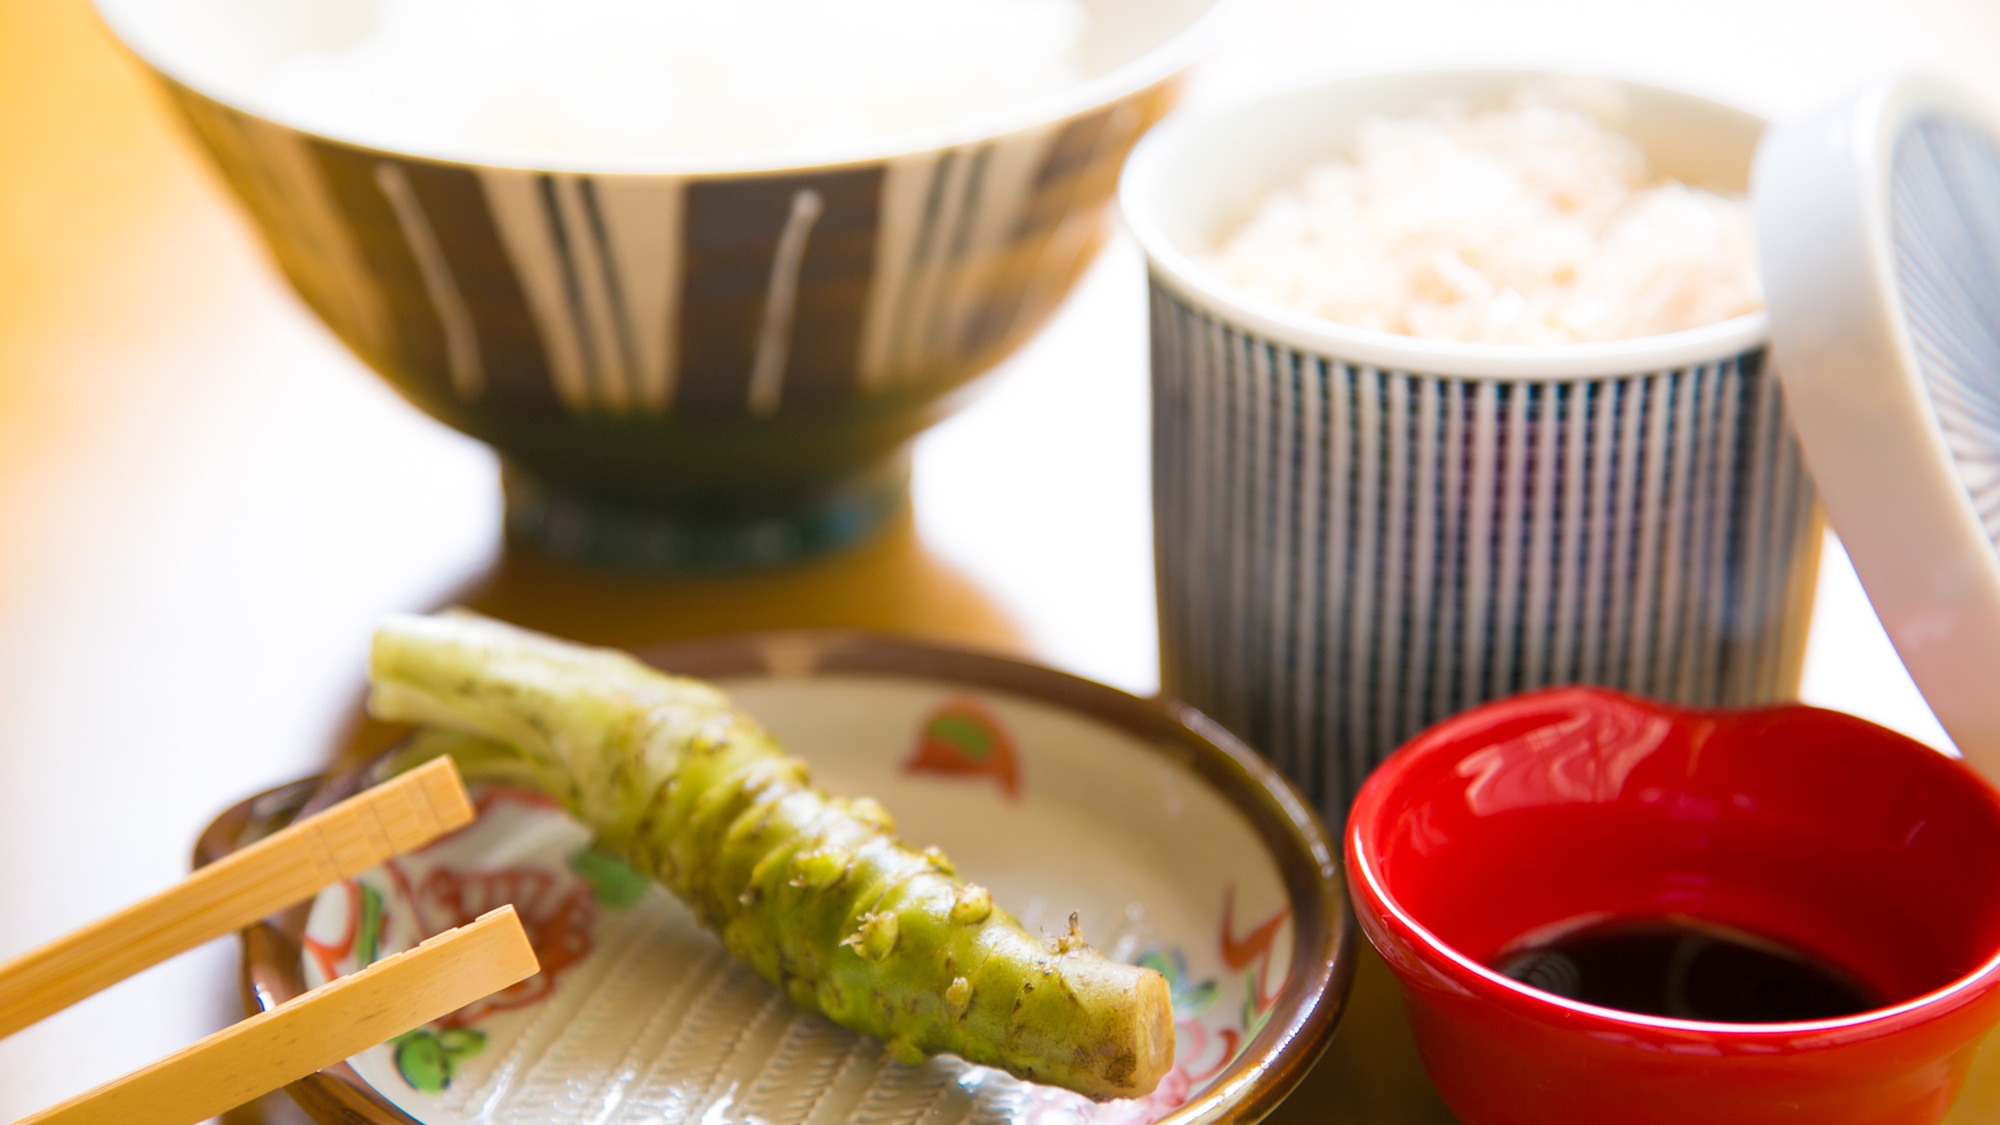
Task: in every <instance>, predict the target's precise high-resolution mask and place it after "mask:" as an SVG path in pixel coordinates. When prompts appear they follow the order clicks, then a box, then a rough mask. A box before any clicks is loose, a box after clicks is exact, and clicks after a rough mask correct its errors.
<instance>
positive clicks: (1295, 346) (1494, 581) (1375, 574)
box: [1122, 71, 1819, 823]
mask: <svg viewBox="0 0 2000 1125" xmlns="http://www.w3.org/2000/svg"><path fill="white" fill-rule="evenodd" d="M1541 77H1547V76H1545V75H1531V74H1525V73H1519V72H1512V71H1450V72H1438V73H1417V74H1396V75H1383V76H1377V77H1368V78H1357V79H1348V80H1342V81H1336V82H1330V83H1326V84H1323V85H1317V86H1312V87H1309V88H1304V89H1296V90H1291V91H1289V92H1286V93H1282V94H1278V95H1276V96H1272V97H1268V98H1265V99H1263V100H1262V101H1258V102H1255V103H1252V104H1249V105H1244V106H1240V107H1237V108H1235V109H1231V110H1227V111H1224V112H1220V113H1217V114H1214V115H1211V116H1209V117H1207V118H1204V119H1197V120H1190V121H1184V122H1178V123H1174V124H1169V125H1167V126H1165V127H1163V128H1161V129H1160V130H1158V131H1156V132H1155V133H1154V134H1153V135H1152V136H1150V137H1148V138H1147V140H1146V142H1145V143H1144V144H1143V145H1142V146H1140V148H1139V150H1138V152H1137V153H1135V155H1134V157H1133V159H1132V162H1131V164H1130V166H1129V168H1128V170H1127V172H1126V174H1125V180H1124V185H1123V188H1122V202H1123V205H1124V208H1125V214H1126V217H1127V219H1128V220H1129V222H1130V223H1131V226H1132V228H1133V230H1134V231H1135V232H1136V233H1137V235H1138V237H1139V239H1140V241H1141V243H1142V244H1143V245H1144V246H1145V248H1146V252H1147V254H1148V257H1149V260H1150V263H1151V268H1152V324H1153V342H1152V346H1153V361H1152V362H1153V387H1154V390H1153V425H1154V439H1153V452H1154V470H1153V472H1154V512H1155V521H1156V530H1155V537H1156V543H1157V546H1158V569H1159V598H1160V618H1161V648H1162V654H1161V664H1162V669H1161V675H1162V679H1163V686H1164V689H1165V690H1166V691H1168V692H1170V693H1172V694H1174V695H1177V696H1179V697H1180V698H1183V699H1186V700H1187V701H1188V702H1190V703H1192V704H1194V705H1195V706H1197V707H1199V708H1201V709H1202V710H1204V711H1206V712H1208V713H1209V714H1211V715H1214V716H1215V717H1217V718H1218V719H1221V720H1222V721H1223V722H1225V723H1227V724H1229V725H1230V726H1232V727H1233V728H1234V729H1235V730H1236V731H1237V732H1238V733H1240V734H1242V735H1244V736H1245V737H1246V738H1247V739H1248V740H1249V741H1250V742H1251V743H1252V744H1254V745H1256V746H1258V747H1260V748H1261V749H1263V750H1264V751H1266V752H1267V753H1269V754H1271V755H1272V756H1273V757H1274V758H1275V759H1276V760H1277V761H1278V762H1279V764H1280V765H1282V766H1283V767H1284V768H1285V769H1286V770H1287V771H1288V772H1290V773H1291V775H1292V776H1293V777H1294V778H1295V779H1296V780H1298V781H1299V782H1300V784H1301V785H1302V787H1304V788H1305V789H1306V790H1307V791H1308V792H1310V793H1311V794H1313V795H1314V797H1315V798H1316V799H1317V800H1318V801H1319V802H1320V804H1321V808H1322V811H1323V812H1324V813H1325V815H1327V816H1328V818H1329V819H1331V820H1332V821H1333V822H1334V823H1340V821H1341V820H1342V819H1343V818H1344V815H1345V809H1346V806H1347V802H1348V801H1349V800H1350V799H1351V798H1352V796H1353V794H1354V792H1355V790H1356V788H1357V787H1358V786H1359V784H1360V782H1361V780H1362V778H1363V777H1365V776H1366V774H1367V773H1368V771H1369V770H1370V769H1372V768H1373V767H1374V765H1375V764H1376V763H1377V762H1378V761H1380V760H1381V759H1382V757H1384V756H1385V755H1386V754H1388V753H1389V752H1390V751H1391V750H1393V749H1395V748H1396V747H1397V746H1398V745H1399V744H1401V743H1402V742H1403V741H1404V740H1405V739H1407V738H1408V737H1410V736H1411V735H1413V734H1415V733H1416V732H1417V731H1419V730H1421V729H1422V728H1423V727H1425V726H1427V725H1429V724H1430V723H1432V722H1434V721H1436V720H1438V719H1440V718H1443V717H1444V716H1446V715H1449V714H1451V713H1452V712H1454V711H1457V710H1460V709H1462V708H1465V707H1469V706H1471V705H1473V704H1475V703H1478V702H1480V701H1482V700H1487V699H1492V698H1496V697H1499V696H1504V695H1508V694H1511V693H1514V692H1517V691H1522V690H1526V689H1529V688H1534V687H1540V686H1543V685H1548V684H1560V683H1572V682H1581V683H1596V684H1604V685H1609V686H1612V687H1617V688H1622V689H1625V690H1628V691H1632V692H1637V693H1640V694H1644V695H1650V696H1655V697H1658V698H1661V699H1667V700H1673V701H1676V702H1680V703H1684V704H1689V705H1695V706H1709V705H1713V706H1721V705H1731V706H1737V705H1748V704H1756V703H1764V702H1770V701H1774V700H1778V699H1783V698H1787V697H1790V696H1792V695H1793V694H1795V693H1796V691H1797V687H1798V676H1799V668H1800V663H1801V660H1802V657H1803V650H1804V642H1805V629H1806V621H1807V617H1808V616H1809V614H1810V611H1811V603H1812V590H1813V582H1814V578H1815V575H1816V570H1817V558H1818V549H1819V514H1818V508H1817V506H1816V505H1815V503H1814V499H1813V493H1812V487H1811V482H1810V480H1809V478H1808V477H1807V476H1806V474H1805V472H1804V470H1803V469H1802V467H1801V463H1800V459H1799V451H1798V448H1797V445H1796V444H1795V442H1794V440H1793V438H1792V434H1791V430H1790V427H1789V425H1788V423H1787V421H1786V417H1785V410H1784V403H1783V399H1782V396H1781V394H1780V391H1779V386H1778V381H1777V378H1776V375H1775V373H1774V372H1773V371H1772V370H1771V368H1770V366H1769V364H1768V363H1767V362H1766V359H1765V340H1766V321H1765V317H1764V315H1763V314H1762V313H1755V314H1752V315H1748V316H1743V317H1739V318H1737V319H1734V320H1730V321H1726V322H1724V323H1720V324H1715V325H1710V326H1708V327H1705V328H1699V329H1693V330H1690V331H1686V332H1677V333H1673V334H1671V335H1665V336H1656V337H1651V338H1646V339H1639V340H1629V341H1620V342H1613V343H1601V344H1576V345H1568V346H1561V347H1528V346H1513V345H1487V344H1465V343H1440V342H1436V341H1428V340H1419V339H1414V338H1411V337H1406V336H1398V335H1391V334H1388V333H1383V332H1373V331H1366V330H1362V329H1356V328H1349V327H1346V326H1343V325H1337V324H1332V323H1328V322H1325V321H1322V320H1318V319H1315V318H1312V317H1310V316H1306V315H1303V314H1300V313H1295V312H1291V311H1289V310H1287V309H1284V308H1281V307H1279V306H1276V305H1274V304H1271V303H1269V302H1267V301H1265V300H1263V299H1260V298H1258V297H1254V296H1251V295H1249V294H1246V293H1243V292H1241V291H1238V290H1235V289H1233V288H1231V287H1228V286H1226V285H1225V284H1223V283H1222V282H1221V281H1219V280H1218V279H1217V278H1216V277H1215V276H1213V275H1212V274H1211V273H1210V272H1209V270H1208V269H1207V268H1206V267H1205V266H1204V265H1203V264H1202V254H1203V253H1204V251H1205V250H1206V248H1208V247H1209V246H1211V245H1213V243H1214V240H1215V238H1216V237H1217V234H1218V232H1219V231H1220V229H1221V228H1222V226H1223V224H1225V223H1227V222H1229V221H1231V220H1232V219H1238V218H1240V217H1241V216H1242V215H1243V214H1245V213H1246V211H1247V208H1248V206H1249V205H1250V203H1251V202H1253V201H1254V200H1255V199H1256V198H1257V197H1258V196H1259V195H1260V194H1261V193H1262V192H1264V191H1265V190H1268V189H1269V188H1271V187H1273V186H1276V185H1278V184H1280V183H1284V182H1287V181H1289V180H1290V179H1291V178H1293V177H1294V176H1295V175H1296V174H1297V173H1299V172H1300V171H1301V170H1302V169H1303V168H1304V167H1305V166H1306V165H1308V164H1310V163H1312V162H1315V161H1317V160H1322V159H1326V158H1328V157H1330V156H1337V155H1339V154H1340V152H1341V151H1342V147H1343V145H1344V143H1345V142H1346V140H1347V137H1348V136H1349V134H1350V132H1351V131H1352V129H1353V128H1354V126H1355V124H1356V123H1357V122H1358V121H1359V120H1360V119H1361V118H1362V117H1363V116H1365V115H1369V114H1389V115H1398V114H1408V113H1410V112H1413V111H1415V110H1416V109H1417V108H1418V106H1419V105H1420V104H1422V103H1423V102H1425V101H1427V100H1429V99H1431V98H1433V97H1435V96H1438V95H1440V94H1455V95H1460V96H1463V97H1467V98H1470V99H1474V100H1481V99H1494V98H1499V97H1502V96H1504V95H1505V94H1506V93H1508V92H1510V91H1512V90H1513V89H1516V88H1518V87H1519V86H1522V85H1524V84H1526V83H1528V82H1530V81H1532V80H1534V79H1536V78H1541ZM1597 92H1598V94H1600V95H1604V96H1608V97H1609V100H1610V101H1609V104H1610V105H1611V106H1613V107H1614V108H1615V112H1616V114H1617V117H1616V119H1615V120H1613V121H1611V122H1610V124H1612V125H1613V126H1614V127H1616V128H1618V129H1620V130H1621V131H1622V132H1624V133H1626V134H1627V135H1629V136H1631V137H1632V138H1633V139H1634V140H1635V141H1637V142H1638V143H1639V144H1640V145H1641V146H1642V147H1643V148H1644V149H1645V150H1646V151H1647V153H1648V155H1649V156H1650V157H1651V158H1652V161H1653V163H1654V165H1655V167H1656V168H1657V169H1658V170H1659V171H1660V172H1661V173H1662V174H1664V175H1668V176H1672V177H1675V178H1678V179H1680V180H1683V181H1686V182H1689V183H1692V184H1696V185H1702V186H1714V187H1721V188H1728V189H1731V190H1737V191H1741V190H1743V188H1744V187H1745V185H1746V182H1747V178H1748V173H1749V168H1750V160H1751V155H1752V153H1753V151H1754V150H1755V147H1756V143H1757V138H1758V135H1759V134H1760V132H1761V131H1762V128H1763V122H1761V121H1759V120H1757V119H1756V118H1754V117H1751V116H1749V115H1747V114H1745V113H1743V112H1741V111H1738V110H1735V109H1731V108H1728V107H1726V106H1722V105H1718V104H1716V103H1713V102H1709V101H1706V100H1703V99H1700V98H1696V97H1692V96H1689V95H1686V94H1681V93H1675V92H1672V91H1668V90H1662V89H1658V88H1654V87H1650V86H1642V85H1636V84H1630V83H1606V84H1603V85H1602V86H1600V87H1599V88H1598V90H1597Z"/></svg>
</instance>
